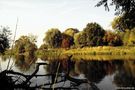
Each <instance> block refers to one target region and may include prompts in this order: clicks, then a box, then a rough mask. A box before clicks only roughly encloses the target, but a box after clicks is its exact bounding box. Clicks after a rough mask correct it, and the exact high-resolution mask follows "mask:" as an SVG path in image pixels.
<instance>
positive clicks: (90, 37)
mask: <svg viewBox="0 0 135 90" xmlns="http://www.w3.org/2000/svg"><path fill="white" fill-rule="evenodd" d="M83 31H84V33H85V35H86V37H87V38H86V42H87V44H86V45H87V46H100V45H103V41H102V38H103V36H104V33H105V31H104V29H103V28H102V27H101V26H100V25H99V24H97V23H88V24H87V26H86V27H85V28H84V29H83Z"/></svg>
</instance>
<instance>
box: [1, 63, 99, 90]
mask: <svg viewBox="0 0 135 90" xmlns="http://www.w3.org/2000/svg"><path fill="white" fill-rule="evenodd" d="M69 62H70V61H69ZM41 65H48V64H47V63H37V66H36V70H35V71H34V72H33V73H32V74H31V75H24V74H22V73H19V72H14V71H12V70H5V71H3V72H1V73H0V79H1V77H2V76H4V75H5V76H7V77H9V76H10V75H14V76H15V75H16V76H20V77H24V78H25V80H24V81H23V82H22V83H19V84H16V85H15V84H14V83H15V82H13V83H12V84H11V85H13V86H12V88H25V89H28V88H30V89H32V88H45V86H47V85H50V86H51V85H53V84H54V81H53V80H52V82H51V83H50V82H49V83H45V84H43V85H39V86H33V87H30V80H31V79H32V78H33V77H43V76H52V77H55V74H45V75H37V72H38V71H39V66H41ZM58 77H61V80H59V81H56V82H55V84H57V83H60V82H65V81H66V80H69V81H71V82H73V83H74V84H75V86H79V85H80V84H82V83H88V84H89V85H90V86H91V87H92V88H93V90H99V89H98V88H97V86H96V85H95V84H93V83H91V82H89V81H88V80H87V79H75V78H73V77H71V76H69V71H68V73H66V74H64V75H63V74H58ZM62 78H63V79H62ZM43 86H44V87H43ZM59 88H63V87H56V89H59ZM50 89H51V88H50ZM63 89H67V90H68V89H69V88H68V87H64V88H63ZM70 89H71V87H70ZM72 89H76V87H72Z"/></svg>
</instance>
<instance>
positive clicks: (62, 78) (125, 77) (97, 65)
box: [0, 55, 135, 90]
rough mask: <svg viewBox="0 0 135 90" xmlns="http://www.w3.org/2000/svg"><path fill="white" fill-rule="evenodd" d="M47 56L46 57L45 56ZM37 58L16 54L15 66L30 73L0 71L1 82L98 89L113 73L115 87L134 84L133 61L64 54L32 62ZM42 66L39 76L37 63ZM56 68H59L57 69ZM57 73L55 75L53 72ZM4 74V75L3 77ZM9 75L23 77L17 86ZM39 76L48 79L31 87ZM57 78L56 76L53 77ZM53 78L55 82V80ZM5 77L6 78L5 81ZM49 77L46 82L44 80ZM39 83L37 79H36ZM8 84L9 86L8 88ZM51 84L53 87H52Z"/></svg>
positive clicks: (134, 64) (40, 86)
mask: <svg viewBox="0 0 135 90" xmlns="http://www.w3.org/2000/svg"><path fill="white" fill-rule="evenodd" d="M46 59H47V58H46ZM36 60H37V58H35V57H28V56H23V55H21V56H17V57H16V60H15V65H16V67H18V68H19V70H20V71H22V72H26V71H28V70H30V71H31V68H33V67H34V68H35V69H34V70H35V71H34V70H32V72H33V73H31V75H26V74H22V73H18V72H14V71H3V72H1V73H0V76H2V77H3V78H8V79H6V81H7V82H6V81H5V84H6V83H8V84H7V85H11V86H13V87H12V88H16V87H17V88H25V89H31V88H34V89H35V88H38V89H40V88H43V89H52V88H57V89H60V88H61V89H73V88H74V89H79V90H84V89H86V90H89V89H90V90H99V89H100V87H99V86H97V85H98V84H99V83H100V82H101V81H103V80H104V78H105V77H106V76H108V75H112V76H113V75H114V78H113V80H112V82H113V83H114V84H116V85H117V86H118V87H120V86H123V87H133V86H135V61H130V60H109V61H98V60H93V61H91V60H85V59H80V60H72V56H65V57H63V58H61V59H57V58H56V59H55V58H52V60H48V63H46V62H43V63H41V62H40V63H38V64H36V65H35V63H37V62H36ZM40 65H45V66H44V68H43V69H44V70H45V72H46V73H43V74H42V75H39V74H38V71H39V69H40V68H39V66H40ZM58 67H59V68H58ZM56 73H57V74H58V75H57V74H56ZM6 75H8V76H6ZM10 75H13V76H19V77H20V78H17V79H18V81H20V80H19V79H22V78H21V77H23V78H25V79H23V81H22V82H21V83H19V84H18V85H14V83H13V82H12V80H13V78H11V77H9V76H10ZM40 77H48V79H47V78H46V79H40V80H43V83H42V84H37V85H35V86H31V79H33V78H37V79H39V78H40ZM3 78H0V84H1V85H0V87H2V85H3V84H2V82H4V80H5V79H3ZM56 78H57V79H56ZM55 79H56V81H55ZM8 80H9V81H8ZM47 80H49V82H46V81H47ZM40 82H41V81H40ZM11 86H9V87H11ZM53 86H54V87H53Z"/></svg>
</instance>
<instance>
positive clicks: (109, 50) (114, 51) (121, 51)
mask: <svg viewBox="0 0 135 90" xmlns="http://www.w3.org/2000/svg"><path fill="white" fill-rule="evenodd" d="M36 54H37V55H47V56H60V55H134V54H135V47H111V46H98V47H85V48H77V49H68V50H66V49H61V48H60V49H50V50H40V51H37V53H36Z"/></svg>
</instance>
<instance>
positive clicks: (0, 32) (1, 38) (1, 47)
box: [0, 26, 11, 53]
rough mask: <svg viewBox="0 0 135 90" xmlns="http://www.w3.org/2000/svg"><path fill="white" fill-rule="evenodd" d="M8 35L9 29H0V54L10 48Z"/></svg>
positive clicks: (9, 33)
mask: <svg viewBox="0 0 135 90" xmlns="http://www.w3.org/2000/svg"><path fill="white" fill-rule="evenodd" d="M10 35H11V32H10V30H9V27H2V26H1V27H0V53H3V52H4V51H5V50H6V49H7V48H9V47H10Z"/></svg>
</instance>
